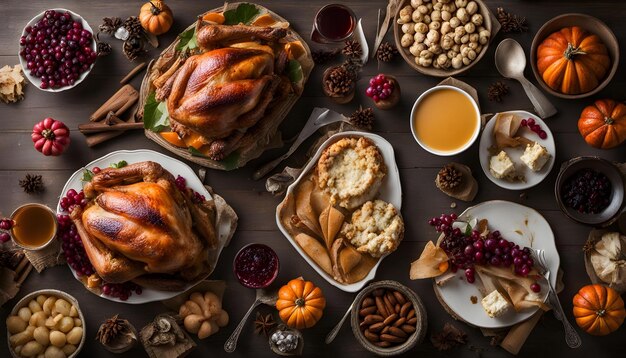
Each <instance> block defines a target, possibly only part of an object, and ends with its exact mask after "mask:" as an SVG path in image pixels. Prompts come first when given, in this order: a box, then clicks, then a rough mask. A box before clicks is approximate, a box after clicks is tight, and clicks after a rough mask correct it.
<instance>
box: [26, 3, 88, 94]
mask: <svg viewBox="0 0 626 358" xmlns="http://www.w3.org/2000/svg"><path fill="white" fill-rule="evenodd" d="M18 57H19V60H20V64H21V65H22V69H23V70H24V74H25V75H26V78H28V80H29V81H30V82H31V83H32V84H33V85H35V86H36V87H37V88H39V89H40V90H42V91H47V92H61V91H65V90H68V89H70V88H73V87H74V86H76V85H78V84H79V83H81V82H82V81H83V80H84V79H85V78H86V77H87V75H88V74H89V72H90V71H91V68H92V67H93V64H94V63H95V61H96V58H97V57H98V55H97V45H96V41H95V40H94V38H93V30H92V29H91V27H90V26H89V24H88V23H87V21H85V20H84V19H83V18H82V17H81V16H80V15H78V14H77V13H75V12H72V11H70V10H66V9H61V8H56V9H50V10H46V11H44V12H42V13H40V14H39V15H37V16H35V17H33V18H32V20H30V21H29V22H28V24H27V25H26V27H24V30H23V31H22V36H21V37H20V51H19V53H18Z"/></svg>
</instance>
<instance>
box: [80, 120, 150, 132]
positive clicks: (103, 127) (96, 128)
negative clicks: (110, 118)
mask: <svg viewBox="0 0 626 358" xmlns="http://www.w3.org/2000/svg"><path fill="white" fill-rule="evenodd" d="M129 129H143V123H142V122H124V121H122V122H121V123H111V124H106V123H84V124H81V125H79V126H78V130H79V131H80V132H81V133H83V134H89V133H98V132H112V131H119V130H129Z"/></svg>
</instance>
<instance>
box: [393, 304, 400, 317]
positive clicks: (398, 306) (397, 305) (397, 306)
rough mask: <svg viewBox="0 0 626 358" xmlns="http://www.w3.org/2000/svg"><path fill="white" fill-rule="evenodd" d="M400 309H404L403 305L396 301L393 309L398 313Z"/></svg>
mask: <svg viewBox="0 0 626 358" xmlns="http://www.w3.org/2000/svg"><path fill="white" fill-rule="evenodd" d="M400 309H402V306H400V304H399V303H396V305H395V306H394V307H393V310H394V311H395V312H396V313H397V314H400Z"/></svg>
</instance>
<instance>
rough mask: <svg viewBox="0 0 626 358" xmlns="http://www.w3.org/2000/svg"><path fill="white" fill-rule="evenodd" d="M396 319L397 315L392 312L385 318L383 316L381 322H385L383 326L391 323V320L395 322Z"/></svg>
mask: <svg viewBox="0 0 626 358" xmlns="http://www.w3.org/2000/svg"><path fill="white" fill-rule="evenodd" d="M397 319H398V315H397V314H395V313H394V314H392V315H389V316H388V317H387V318H385V320H384V321H383V323H384V324H385V326H388V325H390V324H392V323H393V322H395V321H396V320H397Z"/></svg>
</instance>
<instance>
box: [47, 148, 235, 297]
mask: <svg viewBox="0 0 626 358" xmlns="http://www.w3.org/2000/svg"><path fill="white" fill-rule="evenodd" d="M121 160H125V161H126V162H128V164H132V163H137V162H143V161H148V160H149V161H153V162H157V163H159V164H161V165H162V166H163V168H165V169H167V170H168V171H169V172H170V173H172V175H174V176H177V175H180V176H182V177H184V178H185V179H186V180H187V186H188V187H189V188H191V189H193V190H195V191H197V192H198V193H200V194H202V195H204V196H205V197H206V198H207V200H211V199H212V197H211V194H209V192H208V191H207V190H206V188H205V187H204V186H203V185H202V182H201V181H200V179H198V177H197V176H196V173H194V171H193V170H192V169H191V168H190V167H189V166H188V165H187V164H185V163H183V162H181V161H180V160H178V159H174V158H171V157H168V156H167V155H164V154H161V153H157V152H155V151H152V150H147V149H139V150H118V151H115V152H112V153H109V154H107V155H105V156H103V157H101V158H99V159H96V160H94V161H92V162H91V163H89V164H87V165H85V166H84V167H83V168H81V169H79V170H77V171H76V172H75V173H74V174H72V176H71V177H70V178H69V180H68V181H67V183H65V186H64V187H63V191H62V192H61V195H60V196H61V197H63V196H65V193H67V191H68V190H70V189H74V190H76V191H78V192H80V191H81V190H82V188H83V182H82V181H81V178H82V177H83V172H84V170H85V169H92V168H93V167H100V168H107V167H109V166H110V165H111V164H112V163H117V162H119V161H121ZM57 213H63V214H67V212H64V211H63V209H62V208H61V206H60V205H59V204H57ZM227 230H229V228H227V227H220V228H218V234H219V235H220V236H222V235H225V233H227V232H228V231H227ZM220 251H221V249H220ZM217 255H218V256H219V252H218V253H217ZM68 267H69V268H70V270H71V271H72V274H73V275H74V277H75V278H76V279H77V280H79V281H80V279H79V277H78V275H77V274H76V272H75V271H74V270H73V269H72V268H71V267H70V266H69V265H68ZM195 284H196V283H193V284H189V285H188V286H187V287H186V288H185V289H184V290H182V291H158V290H154V289H147V288H144V289H143V292H142V293H141V295H137V294H135V293H133V295H132V296H130V297H129V298H128V300H126V301H122V300H120V299H118V298H114V297H111V296H106V295H103V294H101V295H99V296H100V297H102V298H105V299H107V300H110V301H115V302H121V303H131V304H140V303H146V302H154V301H162V300H167V299H169V298H172V297H174V296H176V295H178V294H180V293H183V292H185V291H187V290H188V289H190V288H191V287H193V286H194V285H195ZM90 292H92V293H94V294H96V293H95V292H93V291H90Z"/></svg>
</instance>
